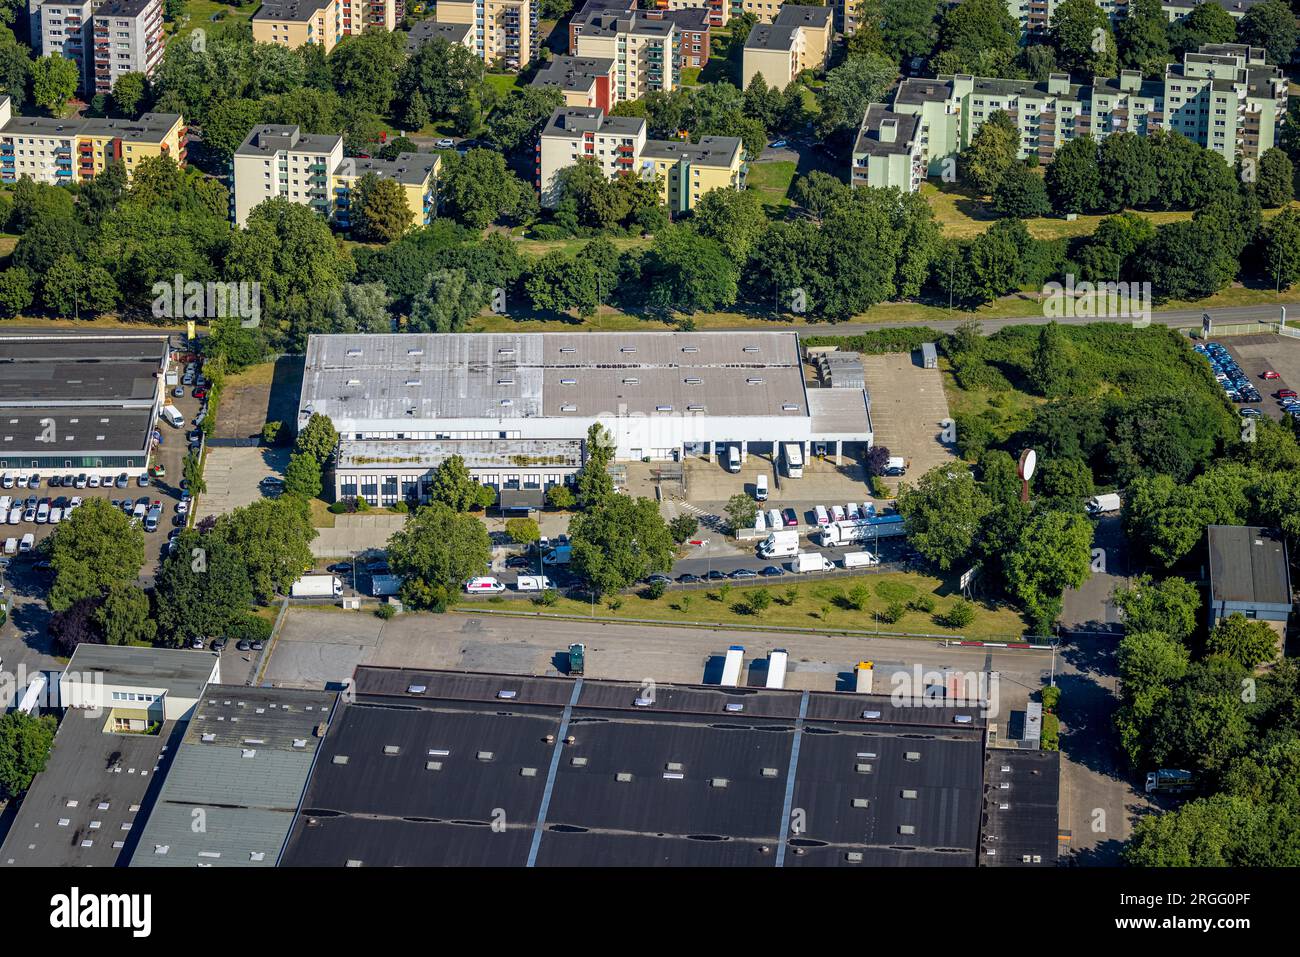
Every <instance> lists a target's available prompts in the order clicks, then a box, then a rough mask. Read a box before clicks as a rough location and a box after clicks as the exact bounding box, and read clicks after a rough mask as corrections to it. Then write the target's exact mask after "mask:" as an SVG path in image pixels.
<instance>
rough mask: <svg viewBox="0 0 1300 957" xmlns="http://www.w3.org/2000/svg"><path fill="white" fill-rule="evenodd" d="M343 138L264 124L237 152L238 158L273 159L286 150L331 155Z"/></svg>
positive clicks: (247, 138) (294, 127)
mask: <svg viewBox="0 0 1300 957" xmlns="http://www.w3.org/2000/svg"><path fill="white" fill-rule="evenodd" d="M342 140H343V137H341V136H326V135H321V134H316V133H304V132H302V130H301V129H299V128H298V127H296V126H292V125H288V124H283V123H262V124H259V125H258V126H254V127H253V128H252V129H251V130H249V131H248V135H247V136H246V137H244V142H242V143H240V144H239V148H238V149H236V150H235V155H236V156H266V157H271V156H274V155H276V154H277V153H281V152H284V151H285V150H299V151H301V152H303V153H329V152H332V151H333V149H334V147H335V146H336V145H338V144H339V143H340V142H342Z"/></svg>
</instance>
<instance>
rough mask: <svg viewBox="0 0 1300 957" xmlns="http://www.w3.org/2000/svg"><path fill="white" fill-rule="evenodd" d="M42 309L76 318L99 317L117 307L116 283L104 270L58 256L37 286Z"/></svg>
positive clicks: (100, 267)
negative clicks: (39, 290) (39, 285)
mask: <svg viewBox="0 0 1300 957" xmlns="http://www.w3.org/2000/svg"><path fill="white" fill-rule="evenodd" d="M41 299H42V301H43V302H44V303H45V308H46V309H48V310H49V311H51V312H54V313H58V314H61V315H65V316H67V315H70V316H72V317H74V318H77V319H80V318H81V317H82V315H83V314H85V315H86V316H87V317H92V316H99V315H102V314H104V313H106V312H109V311H111V310H112V308H113V307H114V306H115V305H116V304H117V299H118V292H117V284H116V283H114V282H113V277H112V276H111V275H109V272H108V270H107V269H104V268H103V267H102V266H97V265H95V264H93V263H87V262H83V261H81V260H78V259H77V258H76V257H74V256H70V255H65V256H60V257H59V258H58V259H57V260H55V262H54V264H53V265H51V266H50V268H49V270H48V271H47V272H46V273H45V278H44V282H43V283H42V284H41Z"/></svg>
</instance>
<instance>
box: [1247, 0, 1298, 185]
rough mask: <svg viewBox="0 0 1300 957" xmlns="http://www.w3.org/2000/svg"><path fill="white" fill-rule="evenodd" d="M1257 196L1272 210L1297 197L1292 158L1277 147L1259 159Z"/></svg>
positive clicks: (1256, 182) (1266, 151)
mask: <svg viewBox="0 0 1300 957" xmlns="http://www.w3.org/2000/svg"><path fill="white" fill-rule="evenodd" d="M1252 12H1253V8H1252ZM1255 195H1256V196H1258V197H1259V202H1260V205H1261V206H1268V207H1270V208H1276V207H1278V206H1286V205H1287V204H1288V203H1290V202H1291V200H1292V198H1293V197H1294V196H1295V168H1294V167H1293V166H1292V164H1291V159H1290V157H1288V156H1287V155H1286V153H1284V152H1282V151H1281V150H1280V149H1278V148H1277V147H1276V146H1274V147H1272V148H1271V149H1267V150H1265V151H1264V155H1262V156H1261V157H1260V158H1259V174H1258V176H1257V177H1256V179H1255Z"/></svg>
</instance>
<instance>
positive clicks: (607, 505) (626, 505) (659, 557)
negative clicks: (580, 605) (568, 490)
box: [569, 495, 676, 594]
mask: <svg viewBox="0 0 1300 957" xmlns="http://www.w3.org/2000/svg"><path fill="white" fill-rule="evenodd" d="M569 539H570V541H572V543H573V557H572V560H571V562H570V565H571V567H572V569H573V571H574V573H575V574H577V575H579V576H580V577H581V578H583V579H584V580H585V581H586V582H587V583H588V584H589V585H590V587H591V588H592V589H593V590H594V591H595V592H596V593H597V594H608V593H610V592H616V591H618V590H619V589H622V588H627V587H628V586H630V585H631V584H632V583H633V582H636V581H639V580H640V579H642V578H645V577H646V576H647V575H650V574H652V573H654V572H666V571H668V570H669V569H670V568H672V564H673V555H674V553H675V551H676V549H675V547H674V545H673V539H672V535H671V534H670V533H669V531H668V526H667V525H666V524H665V523H664V520H663V517H662V516H661V515H660V514H659V508H658V506H657V505H656V504H655V503H654V502H653V501H651V500H650V499H648V498H632V497H631V496H628V495H613V496H611V497H609V498H608V499H607V500H605V501H604V502H602V503H600V504H598V505H596V506H595V507H593V508H589V509H587V510H586V511H585V512H583V513H582V514H580V515H577V516H575V517H574V519H573V521H572V522H571V523H570V525H569Z"/></svg>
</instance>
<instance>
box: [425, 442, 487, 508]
mask: <svg viewBox="0 0 1300 957" xmlns="http://www.w3.org/2000/svg"><path fill="white" fill-rule="evenodd" d="M479 489H480V486H479V483H478V482H476V481H474V479H473V478H472V477H471V476H470V474H469V469H468V468H467V467H466V465H465V460H464V459H463V458H461V457H460V456H459V455H452V456H448V457H447V458H446V459H443V461H442V462H441V463H440V464H439V465H438V467H437V468H436V469H434V470H433V478H432V480H431V482H430V487H429V499H430V501H432V502H440V503H441V504H443V505H446V506H447V507H448V508H450V509H451V510H452V511H454V512H468V511H470V510H472V509H474V508H475V507H477V506H478V505H479V502H480V492H479Z"/></svg>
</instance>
